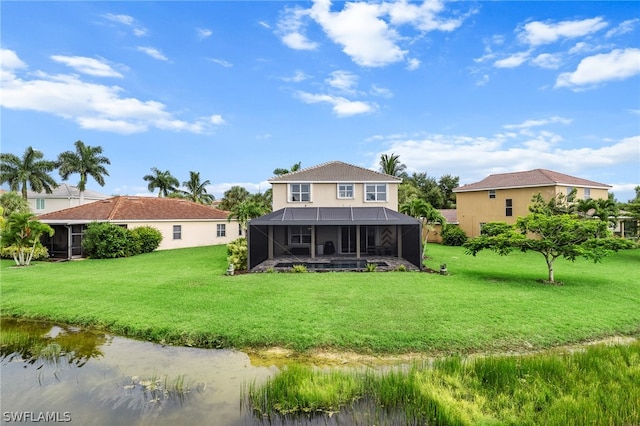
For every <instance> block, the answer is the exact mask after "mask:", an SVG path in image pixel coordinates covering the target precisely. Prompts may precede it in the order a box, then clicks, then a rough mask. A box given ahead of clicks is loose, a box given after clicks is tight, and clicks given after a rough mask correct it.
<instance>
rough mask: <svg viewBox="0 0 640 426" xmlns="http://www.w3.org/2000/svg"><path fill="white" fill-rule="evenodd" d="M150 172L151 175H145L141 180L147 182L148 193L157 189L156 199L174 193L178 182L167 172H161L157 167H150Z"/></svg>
mask: <svg viewBox="0 0 640 426" xmlns="http://www.w3.org/2000/svg"><path fill="white" fill-rule="evenodd" d="M151 171H152V172H153V174H151V175H145V176H143V177H142V179H143V180H145V181H147V182H149V185H148V186H147V189H148V190H149V192H153V191H155V190H156V188H158V190H159V191H158V197H168V196H169V194H170V193H172V192H175V191H176V189H177V188H178V186H180V181H179V180H178V179H176V178H175V177H174V176H173V175H172V174H171V172H170V171H169V170H165V171H164V172H163V171H161V170H159V169H158V168H157V167H152V168H151Z"/></svg>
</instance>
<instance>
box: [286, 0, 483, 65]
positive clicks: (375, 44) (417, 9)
mask: <svg viewBox="0 0 640 426" xmlns="http://www.w3.org/2000/svg"><path fill="white" fill-rule="evenodd" d="M341 5H343V8H342V10H340V11H334V10H332V4H331V1H330V0H314V2H313V6H311V8H309V9H302V8H300V7H296V8H287V9H285V10H284V12H283V15H282V17H281V19H280V21H279V23H278V30H277V31H276V34H277V35H278V36H280V37H281V39H282V41H283V42H284V43H285V44H286V45H287V46H289V47H291V48H293V49H298V50H311V49H316V48H317V47H318V45H317V43H316V42H313V41H311V40H309V39H308V38H307V35H306V34H305V31H306V23H307V22H308V21H315V22H316V23H317V24H319V25H320V27H321V28H322V30H323V31H324V33H325V34H326V36H327V37H329V39H330V40H331V41H333V42H334V43H336V44H338V45H340V46H342V51H343V52H344V53H345V54H346V55H347V56H349V57H350V58H351V59H352V60H353V61H354V62H355V63H357V64H358V65H360V66H363V67H382V66H386V65H389V64H392V63H396V62H401V61H404V60H405V59H406V56H407V54H408V50H406V49H404V48H402V47H401V46H400V44H401V43H404V44H406V43H407V42H409V41H410V37H404V36H402V35H401V34H400V32H399V30H400V29H401V28H402V26H404V25H411V26H413V27H414V28H416V29H417V30H419V31H420V32H422V33H424V32H428V31H445V32H449V31H453V30H455V29H457V28H458V27H460V25H462V22H463V20H464V19H465V18H466V17H467V16H468V14H466V15H459V16H457V17H455V18H450V19H448V18H442V17H441V14H443V13H444V12H445V7H444V2H443V1H441V0H427V1H424V2H422V3H421V4H414V3H413V2H408V1H406V0H400V1H395V2H386V1H381V2H359V1H358V2H353V1H350V2H345V3H341ZM470 13H473V11H472V12H469V14H470ZM419 64H420V62H419V61H418V60H416V59H410V60H409V61H408V65H407V68H408V69H409V70H414V69H416V68H417V67H418V65H419Z"/></svg>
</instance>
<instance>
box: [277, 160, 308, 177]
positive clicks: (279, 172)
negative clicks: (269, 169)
mask: <svg viewBox="0 0 640 426" xmlns="http://www.w3.org/2000/svg"><path fill="white" fill-rule="evenodd" d="M301 167H302V162H301V161H298V162H297V163H296V164H294V165H293V166H291V168H289V169H283V168H277V169H275V170H274V171H273V174H274V175H276V176H282V175H286V174H287V173H293V172H297V171H298V170H300V168H301Z"/></svg>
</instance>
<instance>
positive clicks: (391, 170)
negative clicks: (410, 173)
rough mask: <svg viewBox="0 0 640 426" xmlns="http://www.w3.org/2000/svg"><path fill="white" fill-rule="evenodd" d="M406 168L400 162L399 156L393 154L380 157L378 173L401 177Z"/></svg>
mask: <svg viewBox="0 0 640 426" xmlns="http://www.w3.org/2000/svg"><path fill="white" fill-rule="evenodd" d="M406 168H407V166H405V165H404V164H402V163H401V162H400V156H399V155H395V154H393V153H392V154H382V155H380V171H381V172H382V173H385V174H387V175H391V176H397V177H402V176H404V175H405V173H404V171H405V170H406Z"/></svg>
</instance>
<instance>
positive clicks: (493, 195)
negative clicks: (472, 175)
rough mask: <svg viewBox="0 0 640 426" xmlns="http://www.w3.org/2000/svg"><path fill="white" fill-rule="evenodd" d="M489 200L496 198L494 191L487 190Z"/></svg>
mask: <svg viewBox="0 0 640 426" xmlns="http://www.w3.org/2000/svg"><path fill="white" fill-rule="evenodd" d="M489 198H496V190H495V189H490V190H489Z"/></svg>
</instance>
